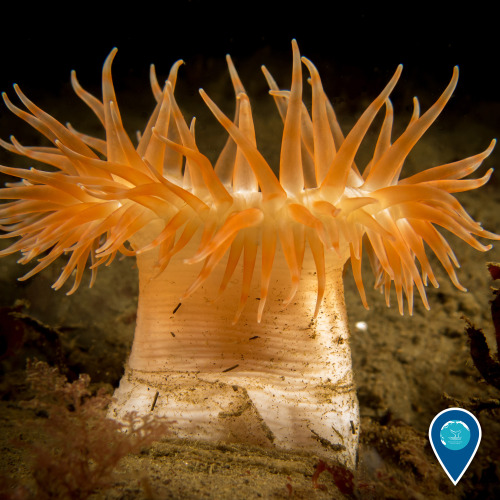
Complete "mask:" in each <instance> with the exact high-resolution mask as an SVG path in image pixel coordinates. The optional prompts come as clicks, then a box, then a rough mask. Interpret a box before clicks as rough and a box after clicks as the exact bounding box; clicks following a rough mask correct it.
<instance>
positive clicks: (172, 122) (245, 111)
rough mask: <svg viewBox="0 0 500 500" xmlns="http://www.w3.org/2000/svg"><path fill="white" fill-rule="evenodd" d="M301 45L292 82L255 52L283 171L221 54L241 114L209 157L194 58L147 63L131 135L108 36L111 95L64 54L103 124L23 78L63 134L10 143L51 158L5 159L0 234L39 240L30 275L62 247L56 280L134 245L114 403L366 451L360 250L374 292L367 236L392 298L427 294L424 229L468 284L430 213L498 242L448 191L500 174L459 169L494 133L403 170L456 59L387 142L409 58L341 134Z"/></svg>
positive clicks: (201, 432)
mask: <svg viewBox="0 0 500 500" xmlns="http://www.w3.org/2000/svg"><path fill="white" fill-rule="evenodd" d="M292 48H293V72H292V85H291V89H290V91H284V90H280V89H279V88H278V86H277V85H276V83H275V81H274V80H273V78H272V76H271V75H270V73H269V72H268V71H267V69H266V68H264V67H263V68H262V69H263V71H264V75H265V77H266V79H267V81H268V84H269V87H270V89H271V92H270V93H271V95H272V96H273V98H274V100H275V102H276V105H277V108H278V111H279V113H280V115H281V117H282V119H283V122H284V131H283V140H282V144H281V156H280V166H279V179H278V178H277V176H276V175H275V174H274V173H273V171H272V169H271V168H270V166H269V165H268V163H267V162H266V160H265V159H264V158H263V156H262V155H261V153H260V152H259V150H258V149H257V146H256V140H255V132H254V126H253V119H252V113H251V109H250V103H249V99H248V96H247V94H246V92H245V89H244V87H243V84H242V83H241V81H240V79H239V77H238V74H237V72H236V69H235V67H234V65H233V63H232V61H231V59H230V58H229V56H228V58H227V62H228V65H229V71H230V75H231V80H232V83H233V86H234V90H235V94H236V112H235V116H234V120H233V121H231V120H230V119H229V118H227V117H226V116H225V115H224V113H223V112H222V111H221V110H220V109H219V108H218V107H217V105H216V104H215V103H214V102H213V101H212V100H211V99H210V98H209V97H208V96H207V95H206V94H205V92H203V91H201V95H202V97H203V99H204V100H205V102H206V104H207V105H208V107H209V108H210V110H211V111H212V113H213V114H214V115H215V117H216V118H217V120H218V121H219V122H220V123H221V125H222V126H223V127H224V128H225V129H226V130H227V132H228V134H229V137H228V140H227V143H226V145H225V147H224V148H223V150H222V152H221V154H220V156H219V158H218V160H217V162H216V164H215V167H213V166H212V164H211V163H210V161H209V160H208V158H207V157H206V156H204V155H203V154H202V153H201V152H200V151H199V150H198V147H197V145H196V141H195V135H194V120H193V122H192V123H191V126H188V125H187V123H186V122H185V120H184V118H183V116H182V114H181V111H180V109H179V107H178V105H177V103H176V100H175V98H174V88H175V85H176V80H177V71H178V69H179V66H180V65H181V64H182V61H178V62H177V63H175V64H174V66H173V67H172V69H171V71H170V74H169V77H168V80H167V81H166V84H165V86H164V87H163V89H162V88H161V87H160V85H159V84H158V81H157V78H156V76H155V72H154V68H152V72H151V83H152V88H153V93H154V95H155V98H156V101H157V105H156V108H155V110H154V112H153V114H152V116H151V118H150V119H149V122H148V124H147V126H146V128H145V130H144V132H143V134H142V135H140V137H139V142H138V146H137V147H134V146H133V144H132V142H131V140H130V138H129V137H128V135H127V134H126V132H125V130H124V127H123V124H122V119H121V116H120V112H119V109H118V105H117V102H116V96H115V92H114V89H113V84H112V80H111V63H112V60H113V58H114V56H115V53H116V50H113V51H112V52H111V54H110V55H109V57H108V58H107V60H106V62H105V64H104V68H103V78H102V89H103V99H102V102H101V101H100V100H98V99H97V98H96V97H94V96H92V95H91V94H89V93H88V92H86V91H85V90H84V89H83V88H82V87H81V86H80V85H79V83H78V81H77V79H76V76H75V74H74V73H73V74H72V84H73V87H74V89H75V91H76V93H77V94H78V96H79V97H81V98H82V99H83V101H85V103H87V104H88V105H89V107H90V108H91V109H92V110H93V111H94V113H95V114H96V116H97V117H98V118H99V120H100V121H101V122H102V124H103V126H104V128H105V131H106V139H105V140H102V139H98V138H95V137H90V136H88V135H85V134H82V133H80V132H78V131H76V130H75V129H74V128H73V127H71V125H67V126H64V125H62V124H61V123H59V122H58V121H56V120H55V119H54V118H52V117H51V116H50V115H48V114H47V113H45V112H44V111H42V110H41V109H40V108H38V107H37V106H35V105H34V104H33V103H32V102H31V101H30V100H29V99H28V98H27V97H26V96H25V95H24V94H23V93H22V92H21V90H20V89H19V88H18V87H17V86H15V90H16V93H17V94H18V96H19V98H20V100H21V101H22V103H23V104H24V106H25V107H26V108H27V111H23V110H21V109H19V108H18V107H16V106H15V105H14V104H12V102H11V101H10V100H9V99H8V98H7V97H6V96H5V94H4V100H5V103H6V105H7V107H8V108H9V109H10V110H11V111H12V112H13V113H15V114H16V115H17V116H19V117H20V118H22V119H23V120H25V121H26V122H28V123H29V124H30V125H31V126H33V127H34V128H36V129H37V130H38V131H39V132H41V133H42V134H43V135H45V136H46V137H47V138H48V139H50V140H51V141H52V143H53V144H54V147H26V146H22V145H21V144H20V143H19V142H18V141H17V140H16V139H15V138H14V137H11V142H10V143H7V142H5V141H2V142H1V144H2V145H3V147H5V148H6V149H8V150H9V151H12V152H14V153H18V154H21V155H24V156H26V157H28V158H31V159H33V160H36V161H39V162H42V163H46V164H49V165H51V166H52V167H54V168H51V169H50V170H49V171H46V170H39V169H35V168H31V169H30V170H25V169H17V168H9V167H1V168H0V170H1V171H3V172H5V173H7V174H10V175H13V176H17V177H19V178H21V179H22V180H21V181H20V182H19V183H11V184H7V186H6V187H5V188H4V189H2V190H0V199H3V200H14V201H9V202H6V203H4V204H3V205H2V206H1V208H0V224H1V226H0V227H1V229H3V230H4V231H5V232H6V234H5V235H4V236H3V237H18V240H17V241H16V242H14V243H13V244H12V245H11V246H10V247H9V248H7V249H6V250H4V251H2V252H1V253H0V255H6V254H9V253H13V252H16V251H21V252H22V254H23V256H22V258H21V259H20V262H21V263H23V264H25V263H27V262H30V261H31V260H33V259H34V258H38V264H37V265H36V266H35V267H34V268H33V269H32V270H31V271H30V272H28V274H26V275H25V276H24V277H23V278H21V279H27V278H29V277H30V276H32V275H34V274H36V273H37V272H39V271H40V270H42V269H43V268H45V267H46V266H48V265H49V264H50V263H52V262H53V261H55V260H56V259H57V258H58V257H59V256H61V255H62V254H69V255H70V256H69V259H68V260H67V263H66V264H65V266H64V268H63V271H62V274H61V276H60V278H59V279H58V280H57V282H56V283H55V284H54V288H56V289H59V288H61V286H62V285H63V284H64V282H65V281H66V280H67V279H68V278H69V277H70V276H74V285H73V287H72V288H71V290H70V291H69V292H68V293H70V294H71V293H73V292H74V291H75V290H76V288H77V287H78V286H79V284H80V281H81V279H82V275H83V272H84V269H85V267H86V266H87V262H88V261H89V260H90V269H91V271H92V277H91V284H92V283H93V282H94V279H95V276H96V272H97V269H98V267H99V266H100V265H103V264H106V265H109V263H110V262H111V261H112V260H113V258H114V257H115V255H116V254H117V253H122V254H125V255H131V256H137V264H138V268H139V287H140V294H139V308H138V312H137V327H136V331H135V338H134V344H133V347H132V353H131V355H130V359H129V361H128V364H127V367H126V371H125V375H124V376H123V378H122V381H121V383H120V387H119V388H118V389H117V390H116V392H115V402H114V405H113V407H112V409H111V410H110V414H111V415H112V416H113V417H114V418H118V419H119V418H122V417H123V416H124V414H125V413H127V412H130V411H137V412H138V413H139V414H146V413H153V414H156V415H161V416H166V417H168V418H169V419H170V420H173V421H174V422H173V424H172V428H173V429H172V430H173V431H174V432H175V433H177V435H178V436H180V437H188V438H194V439H208V440H213V441H219V440H220V441H233V442H234V441H238V442H247V443H254V444H260V445H263V446H269V445H271V446H275V447H277V448H282V449H291V450H303V451H306V452H309V453H314V454H316V455H318V456H321V457H323V458H326V459H329V460H337V461H339V462H341V463H343V464H344V465H345V466H347V467H349V468H354V467H355V463H356V455H357V443H358V432H359V417H358V403H357V399H356V393H355V389H354V385H353V377H352V368H351V355H350V348H349V329H348V325H347V317H346V310H345V304H344V297H343V284H342V273H343V268H344V265H345V263H346V261H347V260H349V259H350V261H351V266H352V269H353V273H354V277H355V281H356V283H357V286H358V289H359V292H360V295H361V299H362V301H363V304H365V306H366V297H365V292H364V286H363V283H362V280H361V258H362V248H364V249H365V252H366V253H367V255H368V256H369V259H370V263H371V266H372V268H373V271H374V274H375V287H376V288H378V289H379V290H380V291H382V292H385V297H386V301H387V303H388V304H389V297H390V287H391V282H394V286H395V291H396V297H397V301H398V305H399V309H400V312H401V313H403V297H404V296H406V299H407V303H408V309H409V312H410V314H411V312H412V308H413V291H414V288H415V287H416V289H417V290H418V292H419V294H420V296H421V298H422V301H423V303H424V305H425V307H426V308H428V307H429V306H428V303H427V299H426V295H425V289H424V286H425V285H426V284H427V281H428V280H429V281H430V282H431V283H432V284H433V285H434V286H437V281H436V278H435V276H434V273H433V271H432V268H431V266H430V263H429V261H428V259H427V256H426V251H425V247H424V243H426V244H427V245H428V247H429V248H430V249H431V250H432V251H433V252H434V253H435V254H436V256H437V258H438V259H439V261H440V262H441V263H442V265H443V266H444V268H445V269H446V271H447V272H448V274H449V276H450V278H451V280H452V281H453V283H454V284H455V285H456V286H457V287H458V288H460V289H463V287H462V286H461V285H460V284H459V282H458V280H457V277H456V274H455V270H454V267H453V264H455V265H456V266H458V262H457V260H456V258H455V255H454V254H453V251H452V250H451V248H450V246H449V245H448V243H447V242H446V240H445V238H444V237H443V236H442V235H441V233H440V232H439V231H438V230H437V229H436V227H435V226H441V227H443V228H445V229H447V230H449V231H450V232H452V233H454V234H455V235H457V236H459V237H460V238H462V239H463V240H464V241H466V242H467V243H469V244H470V245H472V246H473V247H474V248H476V249H478V250H480V251H485V250H488V249H489V248H490V246H484V245H482V244H481V243H480V242H479V241H478V240H477V239H476V238H475V237H474V236H475V235H476V236H481V237H485V238H490V239H499V238H500V237H499V236H497V235H495V234H493V233H490V232H488V231H485V230H483V229H482V227H481V226H480V224H479V223H477V222H475V221H474V220H473V219H472V218H471V217H470V216H469V215H468V214H467V212H466V211H465V210H464V208H463V207H462V206H461V204H460V203H459V202H458V201H457V200H456V199H455V197H454V196H453V195H452V194H451V193H454V192H459V191H467V190H472V189H476V188H478V187H480V186H482V185H483V184H485V183H486V182H487V181H488V179H489V177H490V176H491V173H492V170H491V169H490V170H489V171H488V172H487V173H486V174H485V175H484V176H483V177H481V178H478V179H471V180H470V179H469V180H465V179H463V178H464V177H466V176H468V175H469V174H471V173H472V172H474V171H475V170H476V169H477V168H478V167H479V166H480V165H481V163H482V161H483V160H484V159H485V158H486V157H487V156H488V155H489V154H490V153H491V151H492V149H493V147H494V141H492V143H491V144H490V146H489V147H488V148H487V149H486V151H484V152H483V153H480V154H478V155H475V156H472V157H470V158H466V159H464V160H460V161H456V162H453V163H449V164H446V165H441V166H438V167H433V168H429V169H427V170H424V171H423V172H421V173H418V174H415V175H413V176H411V177H408V178H405V179H402V180H401V179H400V178H399V177H400V173H401V169H402V166H403V163H404V161H405V158H406V156H407V155H408V153H409V152H410V151H411V149H412V148H413V146H414V145H415V144H416V142H417V141H418V140H419V139H420V137H421V136H422V135H423V133H424V132H425V131H426V130H427V128H429V126H430V125H431V124H432V122H433V121H434V120H435V119H436V117H437V116H438V115H439V113H440V112H441V111H442V109H443V108H444V106H445V104H446V102H447V101H448V100H449V98H450V97H451V95H452V92H453V90H454V88H455V85H456V83H457V79H458V68H455V69H454V71H453V77H452V79H451V82H450V83H449V85H448V86H447V87H446V89H445V91H444V92H443V94H442V95H441V96H440V97H439V99H438V100H437V101H436V102H435V104H434V105H433V106H431V107H430V108H429V109H428V110H427V111H426V112H425V113H424V114H423V115H420V110H419V104H418V101H417V99H416V98H415V100H414V112H413V115H412V117H411V120H410V122H409V124H408V126H407V127H406V129H405V130H404V132H403V133H402V134H401V135H400V136H399V137H398V138H397V139H396V140H395V141H394V142H392V139H391V130H392V122H393V108H392V105H391V102H390V100H389V94H390V93H391V91H392V90H393V88H394V86H395V85H396V82H397V80H398V78H399V76H400V74H401V71H402V67H401V66H400V67H398V68H397V70H396V73H395V74H394V76H393V77H392V78H391V80H390V82H389V83H388V84H387V86H386V87H385V88H384V89H383V91H382V92H381V93H380V95H379V96H378V97H377V98H376V99H375V100H374V101H373V102H372V104H370V106H368V108H367V109H366V111H365V112H364V113H363V114H362V116H361V117H360V118H359V120H358V121H357V123H356V124H355V125H354V127H353V128H352V130H351V131H350V132H349V134H348V135H347V136H346V137H344V135H343V133H342V131H341V128H340V126H339V124H338V122H337V119H336V116H335V113H334V110H333V107H332V105H331V103H330V101H329V100H328V98H327V97H326V95H325V93H324V92H323V88H322V84H321V80H320V77H319V74H318V72H317V70H316V68H315V66H314V65H313V64H312V63H311V61H309V60H308V59H306V58H302V60H301V58H300V54H299V50H298V47H297V44H296V42H295V41H293V42H292ZM301 61H302V63H304V65H305V66H306V67H307V70H308V72H309V74H310V80H309V82H310V85H311V88H312V113H311V114H310V113H309V111H308V110H307V109H306V107H305V105H304V104H303V101H302V90H303V89H302V87H303V78H302V64H301ZM382 107H385V118H384V120H383V124H382V127H381V130H380V134H379V137H378V141H377V143H376V147H375V150H374V154H373V158H372V159H371V161H370V162H369V164H368V165H367V166H366V167H365V169H364V170H363V172H362V173H361V172H360V170H359V169H358V167H357V166H356V164H355V162H354V158H355V155H356V153H357V151H358V148H359V146H360V144H361V142H362V140H363V138H364V136H365V134H366V132H367V130H368V129H369V127H370V125H371V123H372V121H373V119H374V118H375V116H376V115H377V113H378V112H379V110H380V109H381V108H382ZM127 241H128V242H130V245H131V246H128V244H127V243H126V242H127ZM240 260H241V261H242V265H241V270H238V271H237V267H238V262H239V261H240ZM417 264H418V265H417ZM226 288H227V290H226Z"/></svg>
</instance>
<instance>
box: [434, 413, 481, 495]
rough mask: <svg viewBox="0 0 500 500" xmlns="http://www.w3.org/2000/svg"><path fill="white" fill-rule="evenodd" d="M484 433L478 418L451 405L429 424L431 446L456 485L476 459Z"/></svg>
mask: <svg viewBox="0 0 500 500" xmlns="http://www.w3.org/2000/svg"><path fill="white" fill-rule="evenodd" d="M481 435H482V432H481V426H480V425H479V422H478V421H477V418H476V417H475V416H474V415H473V414H472V413H471V412H469V411H467V410H464V409H462V408H448V409H447V410H443V411H442V412H441V413H438V414H437V415H436V416H435V417H434V419H433V421H432V423H431V425H430V427H429V439H430V441H431V446H432V449H433V450H434V453H435V454H436V457H437V459H438V460H439V463H440V464H441V466H442V467H443V469H444V471H445V472H446V474H447V475H448V477H449V478H450V479H451V482H452V483H453V484H454V485H455V486H456V485H457V483H458V481H460V479H461V477H462V476H463V475H464V472H465V471H466V470H467V467H469V464H470V463H471V462H472V459H473V458H474V455H475V454H476V451H477V449H478V448H479V443H480V442H481Z"/></svg>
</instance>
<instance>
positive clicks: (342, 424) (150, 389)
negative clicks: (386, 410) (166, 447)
mask: <svg viewBox="0 0 500 500" xmlns="http://www.w3.org/2000/svg"><path fill="white" fill-rule="evenodd" d="M348 378H349V380H345V381H339V382H337V383H336V384H333V383H326V384H318V385H315V386H311V385H309V384H307V383H304V382H303V381H300V380H294V379H291V380H290V379H288V378H287V377H284V376H283V377H276V376H274V377H269V376H268V375H266V376H265V377H262V376H261V377H259V376H231V374H230V372H229V373H227V374H224V373H222V374H218V375H215V374H201V373H179V372H177V373H172V372H164V373H161V374H159V373H154V372H144V371H141V370H133V369H131V368H128V369H127V371H126V373H125V375H124V377H123V378H122V380H121V382H120V387H119V388H118V389H117V390H116V392H115V395H114V398H115V402H114V405H113V408H112V410H111V415H112V416H113V418H117V419H120V418H122V417H124V416H125V415H126V414H127V413H128V412H137V414H139V415H145V414H153V415H156V416H158V417H165V418H168V419H169V420H171V421H172V433H173V435H175V436H177V437H180V438H189V439H200V440H208V441H221V442H226V443H235V442H237V443H245V444H253V445H259V446H264V447H266V446H272V447H276V448H278V449H285V450H294V451H299V450H300V451H302V452H307V453H312V454H315V455H317V456H319V457H321V458H323V459H326V460H329V461H336V462H340V463H342V464H344V465H345V466H346V467H348V468H350V469H353V468H354V467H355V463H356V453H357V441H358V410H357V398H356V394H355V390H354V387H353V384H352V380H350V378H351V377H348Z"/></svg>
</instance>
